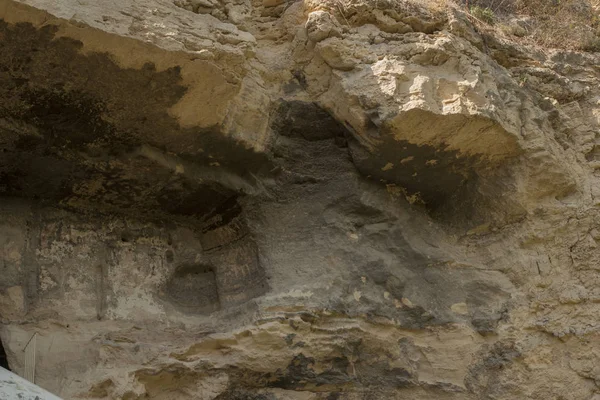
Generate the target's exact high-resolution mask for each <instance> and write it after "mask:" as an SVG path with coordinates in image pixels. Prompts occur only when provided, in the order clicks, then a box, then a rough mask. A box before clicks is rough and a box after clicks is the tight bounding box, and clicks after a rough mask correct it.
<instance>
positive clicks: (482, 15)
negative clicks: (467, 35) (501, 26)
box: [471, 6, 496, 25]
mask: <svg viewBox="0 0 600 400" xmlns="http://www.w3.org/2000/svg"><path fill="white" fill-rule="evenodd" d="M471 15H473V16H474V17H475V18H477V19H478V20H480V21H483V22H485V23H486V24H490V25H493V24H494V22H495V21H496V15H495V14H494V11H492V10H491V9H490V8H487V7H485V8H484V7H479V6H473V7H471Z"/></svg>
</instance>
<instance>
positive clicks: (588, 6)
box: [456, 0, 600, 52]
mask: <svg viewBox="0 0 600 400" xmlns="http://www.w3.org/2000/svg"><path fill="white" fill-rule="evenodd" d="M456 2H457V3H458V4H459V5H460V6H461V7H464V8H465V9H466V10H468V12H469V13H470V14H471V15H472V16H474V17H475V18H477V19H478V20H479V21H480V22H482V23H486V24H488V25H492V24H497V26H498V27H500V28H501V29H502V31H503V32H505V33H508V34H512V35H514V36H518V37H520V38H522V40H525V41H529V42H532V43H535V44H538V45H541V46H544V47H551V48H563V49H570V50H582V51H594V52H600V0H456Z"/></svg>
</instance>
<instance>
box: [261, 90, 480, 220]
mask: <svg viewBox="0 0 600 400" xmlns="http://www.w3.org/2000/svg"><path fill="white" fill-rule="evenodd" d="M271 121H272V125H271V126H272V128H273V130H274V131H275V132H277V133H278V134H279V135H280V136H283V137H290V138H298V139H304V140H307V141H310V142H313V141H319V140H326V139H332V138H333V139H335V141H336V143H340V144H344V145H345V144H347V145H348V151H349V154H350V156H351V158H352V162H353V164H354V166H355V167H356V169H357V170H358V171H359V172H360V173H361V175H363V176H364V177H367V178H368V179H371V180H375V181H378V182H380V183H382V184H384V185H389V184H393V185H397V187H398V189H400V190H401V191H403V192H404V193H405V194H406V195H408V196H411V195H416V196H415V199H417V200H418V202H419V203H421V204H424V205H425V206H426V207H427V209H428V210H430V211H435V210H437V209H439V208H440V207H441V206H443V205H444V204H445V203H447V202H448V201H450V200H453V199H454V198H455V197H457V196H461V195H462V194H463V193H464V192H465V190H466V189H469V188H470V187H471V186H472V185H473V183H474V182H477V174H476V173H475V170H474V169H475V164H476V160H475V159H472V158H467V157H458V153H457V152H455V151H449V150H446V149H442V148H436V147H433V146H427V145H422V146H419V145H415V144H411V143H409V142H407V141H398V140H395V139H393V137H392V135H385V134H380V135H379V138H378V139H377V140H375V143H376V144H375V147H374V148H372V149H368V148H366V147H365V146H363V145H362V144H361V143H360V142H359V140H357V138H356V136H355V135H354V134H353V133H352V132H351V130H350V129H348V128H347V127H345V126H344V124H342V123H340V122H339V121H337V120H336V119H335V118H334V117H332V116H331V115H330V114H329V113H328V112H327V111H325V110H323V109H322V108H321V107H319V106H318V105H317V104H315V103H308V102H302V101H284V100H280V101H279V103H278V104H277V106H276V107H275V110H274V112H273V114H272V116H271ZM432 160H435V161H432ZM388 162H390V163H391V164H392V165H393V168H391V167H390V168H386V165H387V163H388Z"/></svg>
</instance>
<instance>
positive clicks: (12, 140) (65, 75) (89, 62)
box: [0, 20, 270, 217]
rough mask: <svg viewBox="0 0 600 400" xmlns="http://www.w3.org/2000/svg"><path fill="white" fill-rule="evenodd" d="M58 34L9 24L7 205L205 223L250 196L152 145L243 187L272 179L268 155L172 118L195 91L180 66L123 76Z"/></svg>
mask: <svg viewBox="0 0 600 400" xmlns="http://www.w3.org/2000/svg"><path fill="white" fill-rule="evenodd" d="M56 32H57V27H56V26H51V25H47V26H44V27H42V28H39V29H36V28H35V27H33V26H32V25H31V24H28V23H19V24H16V25H9V24H7V23H6V22H5V21H2V20H0V196H10V197H23V198H28V199H36V200H39V201H41V202H44V203H47V204H51V205H60V206H67V207H72V208H73V207H75V208H82V209H92V210H95V211H98V212H102V211H105V212H111V213H112V212H126V213H127V214H129V215H130V214H131V213H133V212H135V213H139V214H140V215H145V214H155V213H162V214H165V213H166V214H172V215H181V216H185V217H190V216H198V217H201V216H203V215H205V214H208V213H211V212H214V210H216V209H218V208H222V205H223V204H232V199H233V200H235V198H237V197H238V196H239V195H241V194H243V193H241V191H240V190H239V188H231V187H228V186H226V185H224V184H222V182H219V181H218V180H219V179H218V175H219V173H217V174H211V177H212V178H209V179H203V177H202V175H201V174H192V175H190V176H188V175H186V174H184V173H177V172H176V171H175V170H174V167H173V166H168V165H161V164H159V163H158V162H156V161H155V160H153V159H150V158H148V157H147V156H145V155H144V153H143V152H142V151H141V149H142V146H151V147H152V148H153V149H155V150H156V151H157V152H158V154H169V155H175V157H176V160H175V161H176V162H179V161H181V162H185V163H188V164H187V165H193V166H195V167H198V168H200V169H201V170H202V168H204V171H208V170H210V169H213V168H219V171H224V172H225V173H227V174H233V175H236V176H239V177H240V178H242V179H250V177H252V176H257V175H260V174H261V173H262V172H264V171H268V170H270V167H269V161H268V159H267V157H266V156H265V155H263V154H258V153H255V152H254V151H252V150H248V149H247V148H246V147H245V146H244V145H243V144H241V143H238V142H236V141H234V140H232V139H230V138H226V137H224V136H223V135H222V134H220V133H219V132H218V130H217V127H215V128H214V129H197V128H191V129H181V128H180V127H179V125H178V122H177V121H176V120H175V119H174V118H172V117H171V116H169V115H168V110H169V109H170V108H171V107H172V106H173V105H174V104H176V103H177V102H178V101H179V100H180V99H181V98H182V96H183V95H184V94H185V92H186V90H187V89H186V87H185V86H183V84H182V78H181V75H180V68H179V67H173V68H169V69H167V70H164V71H157V70H156V68H155V66H154V65H153V64H151V63H147V64H145V65H144V66H143V67H142V68H141V69H131V68H125V69H123V68H120V67H119V66H118V65H117V64H115V63H114V62H113V61H112V60H111V58H110V55H109V54H104V53H92V54H82V53H80V49H81V47H82V43H81V42H79V41H76V40H73V39H69V38H65V37H58V38H57V37H55V34H56ZM199 112H201V111H199ZM216 163H218V167H217V166H216ZM215 176H217V178H215ZM233 202H235V201H233Z"/></svg>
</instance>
